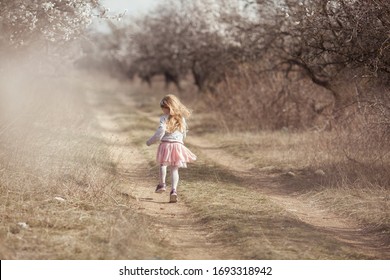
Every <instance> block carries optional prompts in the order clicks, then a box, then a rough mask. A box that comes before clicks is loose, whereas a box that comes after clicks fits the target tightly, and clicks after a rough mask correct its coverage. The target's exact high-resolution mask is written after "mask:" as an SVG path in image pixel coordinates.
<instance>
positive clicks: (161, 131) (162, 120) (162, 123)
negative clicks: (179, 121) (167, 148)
mask: <svg viewBox="0 0 390 280" xmlns="http://www.w3.org/2000/svg"><path fill="white" fill-rule="evenodd" d="M166 123H167V119H166V116H162V117H161V118H160V125H159V126H158V128H157V130H156V132H155V133H154V135H153V136H152V137H150V138H149V140H148V141H146V145H148V146H150V145H152V144H154V143H156V142H158V141H160V140H161V138H163V136H164V134H165V129H166Z"/></svg>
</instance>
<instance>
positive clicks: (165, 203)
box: [88, 92, 229, 260]
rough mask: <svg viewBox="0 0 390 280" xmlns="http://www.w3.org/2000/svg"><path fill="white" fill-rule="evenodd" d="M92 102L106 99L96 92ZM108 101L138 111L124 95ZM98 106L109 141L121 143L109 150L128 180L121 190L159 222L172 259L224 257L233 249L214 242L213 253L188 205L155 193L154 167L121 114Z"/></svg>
mask: <svg viewBox="0 0 390 280" xmlns="http://www.w3.org/2000/svg"><path fill="white" fill-rule="evenodd" d="M88 99H89V102H90V103H91V104H92V105H93V104H99V103H101V102H102V97H101V96H100V97H98V96H96V94H95V93H93V92H89V93H88ZM105 102H109V103H112V104H115V103H116V104H122V105H124V106H126V108H127V109H128V110H129V111H132V112H134V111H135V107H134V104H133V101H132V100H131V99H129V98H126V96H124V95H123V94H117V95H115V94H114V95H113V96H109V99H106V100H105ZM94 107H95V115H96V117H97V118H98V120H99V124H100V126H101V128H102V135H103V137H104V138H105V140H106V141H109V142H112V141H114V142H115V143H120V145H111V146H110V147H109V148H110V153H111V155H112V161H113V162H116V163H117V169H118V170H119V171H120V172H121V173H122V174H124V175H125V177H126V178H127V179H128V181H126V182H124V183H123V184H122V185H121V186H119V191H120V192H121V193H122V194H124V195H128V196H129V197H131V198H132V199H134V203H136V204H137V208H138V210H139V211H140V212H141V213H143V214H146V215H148V216H152V217H154V218H155V220H156V221H157V222H156V223H155V224H154V225H153V227H154V228H155V229H154V230H155V231H156V234H158V235H159V236H160V240H161V242H164V243H167V244H168V250H169V251H170V255H171V258H172V259H184V260H185V259H191V260H198V259H204V260H207V259H221V258H223V255H224V254H226V251H228V250H229V248H226V247H223V246H222V244H216V243H215V242H213V243H212V246H213V250H210V246H211V243H210V242H209V241H208V235H209V234H210V232H209V231H207V229H205V228H204V227H202V225H201V224H200V223H199V221H198V219H197V218H196V217H194V215H193V213H191V210H190V209H189V208H188V206H187V205H186V204H185V203H183V202H180V201H179V203H175V204H173V203H169V189H168V190H167V192H165V193H163V194H156V193H155V192H154V188H155V185H156V180H155V179H156V178H155V176H154V177H152V178H147V177H145V174H149V173H150V171H149V169H150V167H149V165H148V162H147V160H146V159H145V156H144V155H143V154H142V152H141V151H140V150H139V147H136V146H135V145H134V144H132V142H131V138H132V135H131V134H130V135H129V131H127V130H125V129H124V127H125V126H126V125H128V123H125V122H123V123H121V122H120V121H118V119H120V117H121V114H115V113H112V112H111V113H109V112H107V110H102V109H99V108H97V106H94ZM133 137H134V135H133ZM140 174H141V175H140Z"/></svg>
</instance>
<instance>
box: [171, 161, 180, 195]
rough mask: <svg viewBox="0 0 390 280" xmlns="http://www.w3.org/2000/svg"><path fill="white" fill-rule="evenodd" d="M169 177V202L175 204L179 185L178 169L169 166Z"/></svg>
mask: <svg viewBox="0 0 390 280" xmlns="http://www.w3.org/2000/svg"><path fill="white" fill-rule="evenodd" d="M171 176H172V190H171V194H170V195H169V202H173V203H175V202H177V193H176V190H177V185H178V183H179V167H177V166H171Z"/></svg>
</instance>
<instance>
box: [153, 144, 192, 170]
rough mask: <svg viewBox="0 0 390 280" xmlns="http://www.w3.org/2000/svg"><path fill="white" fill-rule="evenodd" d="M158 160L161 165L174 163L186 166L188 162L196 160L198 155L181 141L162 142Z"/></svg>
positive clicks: (174, 164) (158, 151)
mask: <svg viewBox="0 0 390 280" xmlns="http://www.w3.org/2000/svg"><path fill="white" fill-rule="evenodd" d="M156 160H157V163H159V164H161V165H173V166H178V167H184V168H186V167H187V162H193V161H195V160H196V155H194V154H193V153H192V152H191V151H190V150H189V149H188V148H187V147H185V146H184V145H183V144H181V143H177V142H161V143H160V145H159V146H158V150H157V157H156Z"/></svg>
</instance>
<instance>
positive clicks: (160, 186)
mask: <svg viewBox="0 0 390 280" xmlns="http://www.w3.org/2000/svg"><path fill="white" fill-rule="evenodd" d="M166 190H167V188H166V187H165V184H163V185H161V184H158V185H157V187H156V193H162V192H165V191H166Z"/></svg>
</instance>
